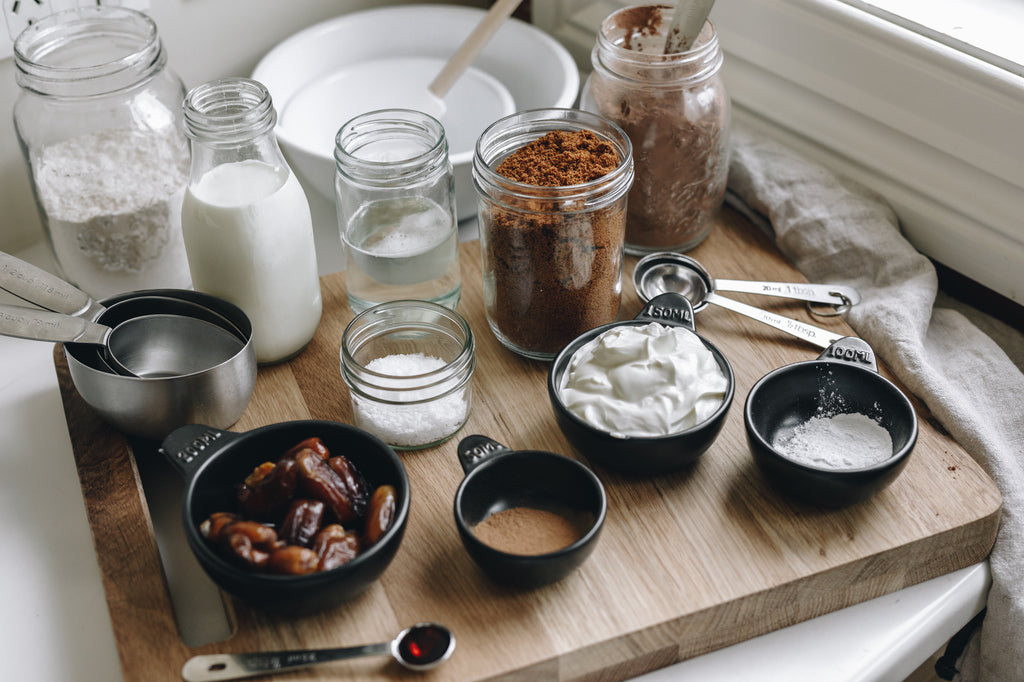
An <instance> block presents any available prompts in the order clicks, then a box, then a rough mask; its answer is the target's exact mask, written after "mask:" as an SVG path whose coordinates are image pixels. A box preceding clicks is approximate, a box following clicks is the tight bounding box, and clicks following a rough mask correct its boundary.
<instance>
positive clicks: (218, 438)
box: [158, 424, 239, 479]
mask: <svg viewBox="0 0 1024 682" xmlns="http://www.w3.org/2000/svg"><path fill="white" fill-rule="evenodd" d="M237 438H239V434H237V433H232V432H230V431H224V430H222V429H215V428H214V427H212V426H204V425H203V424H186V425H185V426H181V427H178V428H177V429H175V430H174V431H171V433H169V434H168V435H167V436H166V437H165V438H164V440H163V442H162V443H160V447H159V448H158V451H159V452H160V454H162V455H163V456H164V457H166V458H167V461H169V462H170V463H171V464H172V465H174V468H175V469H177V470H178V472H179V473H180V474H182V476H184V477H185V478H186V479H187V478H188V477H189V476H191V475H192V472H193V471H194V470H195V469H197V468H199V465H200V464H202V463H203V462H205V461H206V460H207V459H209V458H210V457H211V456H212V455H213V454H214V453H216V452H218V451H219V450H220V449H221V448H223V447H224V446H225V445H227V444H228V443H230V442H231V441H233V440H235V439H237Z"/></svg>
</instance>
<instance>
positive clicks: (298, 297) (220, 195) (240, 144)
mask: <svg viewBox="0 0 1024 682" xmlns="http://www.w3.org/2000/svg"><path fill="white" fill-rule="evenodd" d="M184 111H185V129H186V132H187V133H188V136H189V137H190V138H191V140H192V172H191V176H190V178H189V184H188V191H187V192H186V193H185V200H184V203H183V205H182V209H181V223H182V229H183V232H184V235H185V248H186V250H187V252H188V262H189V266H190V267H191V270H192V281H193V283H194V284H195V288H196V290H197V291H202V292H204V293H208V294H213V295H214V296H219V297H221V298H223V299H226V300H228V301H230V302H232V303H234V304H235V305H237V306H238V307H239V308H241V309H242V310H243V311H245V314H246V315H248V316H249V320H250V321H251V322H252V328H253V345H254V346H255V347H256V360H257V362H259V363H261V364H266V363H272V362H279V361H282V360H287V359H288V358H290V357H293V356H295V355H297V354H298V353H300V352H301V351H302V350H303V349H304V348H305V347H306V345H307V344H308V343H309V342H310V341H311V340H312V338H313V335H314V334H315V333H316V329H317V326H318V325H319V324H320V316H321V313H322V312H323V301H322V297H321V294H320V277H319V273H318V271H317V263H316V245H315V243H314V238H313V220H312V217H311V215H310V210H309V201H308V200H307V199H306V194H305V192H304V191H303V189H302V186H301V185H299V181H298V179H297V178H296V177H295V173H293V172H292V169H291V167H290V166H289V165H288V162H287V161H285V158H284V155H283V154H282V153H281V148H280V147H279V146H278V144H277V137H276V136H275V134H274V125H275V124H276V123H277V112H276V111H275V110H274V103H273V101H272V99H271V97H270V93H269V92H268V91H267V88H266V87H265V86H264V85H263V84H262V83H259V82H257V81H254V80H251V79H248V78H224V79H221V80H216V81H212V82H210V83H204V84H202V85H198V86H196V87H195V88H192V90H190V91H189V93H188V95H187V96H186V98H185V103H184Z"/></svg>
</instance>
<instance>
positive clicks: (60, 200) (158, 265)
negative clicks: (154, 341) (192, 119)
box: [32, 129, 191, 298]
mask: <svg viewBox="0 0 1024 682" xmlns="http://www.w3.org/2000/svg"><path fill="white" fill-rule="evenodd" d="M188 170H189V154H188V147H187V146H186V145H185V143H184V140H183V138H181V137H180V136H179V135H177V134H176V133H153V134H148V135H147V134H140V133H139V132H138V131H132V130H126V129H110V130H101V131H97V132H93V133H88V134H85V135H79V136H77V137H72V138H69V139H66V140H63V141H61V142H57V143H55V144H51V145H48V146H46V147H43V148H41V149H40V151H39V152H38V153H37V154H35V155H34V156H33V158H32V174H33V178H34V180H35V186H36V191H37V200H38V201H39V204H40V206H41V208H42V212H43V214H44V216H45V221H46V228H47V230H48V232H49V237H50V241H51V243H52V245H53V251H54V255H55V256H56V258H57V262H58V265H59V266H60V268H61V270H62V271H63V274H64V277H65V278H66V279H68V280H69V281H71V282H72V283H74V284H76V285H77V286H78V287H79V288H81V289H84V290H85V291H87V292H88V293H90V294H91V295H92V296H94V297H97V298H102V297H106V296H109V295H112V294H115V293H120V292H123V291H132V290H136V289H148V288H163V287H169V288H188V287H189V286H190V284H191V279H190V277H189V269H188V261H187V259H186V256H185V245H184V241H183V240H182V236H181V202H182V197H183V195H184V192H185V185H186V183H187V181H188Z"/></svg>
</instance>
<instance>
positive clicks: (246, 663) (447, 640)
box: [181, 623, 455, 682]
mask: <svg viewBox="0 0 1024 682" xmlns="http://www.w3.org/2000/svg"><path fill="white" fill-rule="evenodd" d="M453 651H455V635H453V634H452V631H451V630H449V629H448V628H446V627H445V626H444V625H441V624H440V623H417V624H416V625H413V626H412V627H408V628H406V629H405V630H402V631H401V632H400V633H398V636H397V637H395V638H394V639H393V640H391V641H390V642H381V643H379V644H365V645H362V646H352V647H342V648H337V649H294V650H289V651H264V652H257V653H249V654H207V655H202V656H193V657H192V658H190V659H188V661H186V662H185V665H184V667H182V669H181V677H182V679H183V680H185V682H216V681H217V680H237V679H241V678H243V677H255V676H257V675H274V674H276V673H279V672H288V671H291V670H296V669H298V668H305V667H307V666H311V665H318V664H320V663H328V662H331V661H341V660H344V659H348V658H358V657H361V656H387V655H390V656H391V657H392V658H394V659H395V660H396V661H398V663H399V664H400V665H401V666H402V667H404V668H408V669H409V670H416V671H425V670H430V669H431V668H434V667H436V666H438V665H440V664H441V663H444V662H445V661H447V660H448V659H449V658H451V655H452V652H453Z"/></svg>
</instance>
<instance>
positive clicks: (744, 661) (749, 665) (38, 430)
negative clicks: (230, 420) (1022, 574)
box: [0, 248, 990, 682]
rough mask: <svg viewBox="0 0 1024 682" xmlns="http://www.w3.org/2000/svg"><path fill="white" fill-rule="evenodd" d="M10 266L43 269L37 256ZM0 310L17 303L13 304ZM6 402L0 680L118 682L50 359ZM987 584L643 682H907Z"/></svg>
mask: <svg viewBox="0 0 1024 682" xmlns="http://www.w3.org/2000/svg"><path fill="white" fill-rule="evenodd" d="M15 255H18V256H19V257H22V258H25V259H26V260H29V261H33V262H36V263H40V262H41V261H42V263H41V264H45V256H44V255H43V252H42V251H41V249H39V248H36V249H31V250H29V251H27V252H24V253H19V254H15ZM0 300H3V302H17V300H16V299H13V297H11V298H8V297H7V296H6V294H4V292H0ZM0 389H2V390H0V415H2V416H0V471H2V475H0V514H2V518H3V519H4V520H5V523H4V524H2V526H0V546H2V547H3V548H4V550H5V552H4V554H5V559H4V560H3V561H0V604H3V607H2V608H0V660H3V661H4V672H3V673H2V674H0V677H2V678H3V679H10V680H35V681H39V682H49V681H53V682H79V681H81V682H94V681H95V682H114V681H115V680H120V679H122V676H121V670H120V665H119V663H118V656H117V649H116V646H115V643H114V637H113V632H112V628H111V623H110V618H109V615H108V612H107V607H106V599H105V597H104V593H103V587H102V583H101V580H100V574H99V567H98V564H97V561H96V555H95V551H94V548H93V544H92V538H91V535H90V531H89V524H88V521H87V519H86V514H85V505H84V503H83V500H82V494H81V489H80V487H79V482H78V473H77V470H76V468H75V463H74V458H73V455H72V450H71V442H70V438H69V436H68V431H67V426H66V422H65V419H64V410H63V404H62V402H61V397H60V391H59V389H58V386H57V379H56V374H55V371H54V366H53V346H52V345H51V344H48V343H42V342H37V341H25V340H20V339H12V338H7V337H0ZM169 504H171V505H172V506H173V500H170V502H169ZM158 516H159V514H157V513H155V514H154V519H155V523H159V519H158ZM171 516H174V515H173V514H172V515H171ZM161 547H162V548H164V547H165V545H164V544H163V543H161ZM187 558H188V559H191V557H190V556H188V557H187ZM192 561H193V563H194V560H192ZM186 563H187V562H186ZM194 571H195V572H194V573H190V571H189V568H188V567H187V566H186V567H185V568H184V569H182V571H181V572H180V573H179V572H178V570H177V569H175V571H174V574H173V575H172V574H169V575H168V581H169V583H170V584H171V588H172V593H173V592H174V591H175V590H176V589H182V591H183V592H185V593H191V594H192V595H193V596H194V595H196V594H203V595H205V594H209V593H210V590H213V589H215V588H213V586H212V584H211V583H208V581H207V583H206V584H203V582H204V579H205V576H202V575H201V573H200V572H199V569H198V567H194ZM989 582H990V577H989V571H988V564H987V562H982V563H979V564H976V565H974V566H970V567H967V568H964V569H961V570H959V571H956V572H954V573H951V574H949V575H946V576H941V577H939V578H935V579H933V580H930V581H927V582H925V583H921V584H919V585H915V586H912V587H909V588H906V589H904V590H901V591H899V592H896V593H893V594H890V595H886V596H883V597H879V598H877V599H874V600H871V601H869V602H865V603H863V604H858V605H855V606H852V607H849V608H846V609H843V610H841V611H837V612H835V613H832V614H828V615H825V616H822V617H819V618H815V619H813V620H810V621H807V622H804V623H800V624H797V625H794V626H791V627H788V628H785V629H782V630H778V631H776V632H773V633H770V634H768V635H764V636H762V637H758V638H755V639H752V640H749V641H747V642H743V643H741V644H737V645H734V646H731V647H728V648H726V649H722V650H720V651H717V652H713V653H710V654H706V655H704V656H700V657H698V658H695V659H691V660H689V661H685V662H683V663H680V664H676V665H674V666H671V667H669V668H666V669H663V670H660V671H656V672H654V673H650V674H648V675H645V676H643V677H642V678H639V679H640V680H643V682H670V681H673V682H674V681H675V680H684V679H686V680H693V679H700V680H702V681H703V682H716V681H719V680H720V681H723V682H725V681H730V682H731V681H732V680H737V679H742V680H747V681H750V682H757V681H759V680H765V681H767V680H787V681H788V682H800V681H803V680H806V681H808V682H811V681H814V682H817V681H818V680H822V679H828V680H832V681H835V682H839V681H844V680H845V681H849V682H853V681H868V680H901V679H904V678H905V677H906V676H907V675H909V674H910V673H911V672H913V671H914V670H915V669H916V668H917V667H919V666H920V665H921V663H923V662H924V661H925V660H926V659H927V658H928V657H929V656H931V654H932V653H934V652H935V651H936V650H938V649H939V648H940V647H942V646H943V645H944V643H945V642H946V640H948V639H949V637H951V636H952V635H953V634H955V633H956V632H957V630H959V629H960V628H961V627H963V625H964V624H966V623H967V622H968V621H969V620H970V619H971V618H972V617H973V616H974V615H975V614H976V613H978V612H979V611H980V610H981V609H982V608H983V607H984V604H985V597H986V594H987V592H988V587H989ZM213 601H214V602H216V601H217V600H216V599H214V600H213ZM185 627H187V628H189V629H190V631H191V632H192V633H193V634H192V636H202V635H203V630H204V628H205V629H206V630H207V634H208V633H210V632H213V633H216V632H217V628H218V627H219V626H218V625H217V624H213V625H210V624H209V623H208V622H207V621H204V620H202V618H199V619H198V620H194V621H191V622H190V623H187V624H185ZM197 632H198V633H199V634H198V635H197V634H196V633H197ZM186 641H188V639H186ZM344 644H345V643H342V642H339V646H341V645H344ZM353 644H356V643H353Z"/></svg>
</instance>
